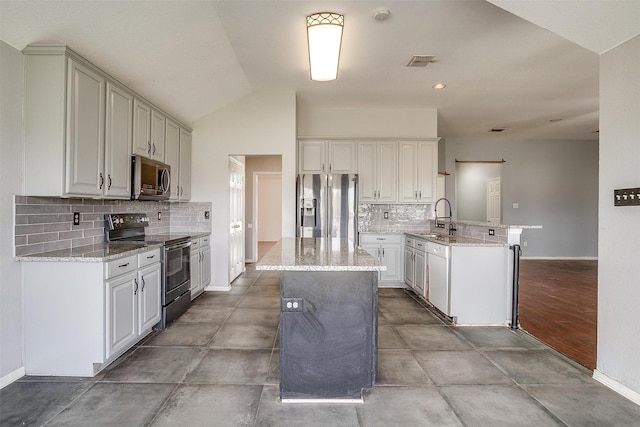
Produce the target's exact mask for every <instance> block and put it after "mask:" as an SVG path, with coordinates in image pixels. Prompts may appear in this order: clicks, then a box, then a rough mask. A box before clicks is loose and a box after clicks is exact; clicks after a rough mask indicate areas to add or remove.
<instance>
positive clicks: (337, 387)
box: [256, 238, 385, 402]
mask: <svg viewBox="0 0 640 427" xmlns="http://www.w3.org/2000/svg"><path fill="white" fill-rule="evenodd" d="M256 269H257V270H275V271H280V272H281V274H280V296H281V304H280V399H281V400H282V401H283V402H293V401H303V402H309V401H316V402H317V401H323V402H327V401H341V402H345V401H357V402H361V401H362V390H363V389H364V388H373V387H374V385H375V379H376V364H377V350H378V293H377V292H378V272H379V271H382V270H384V269H385V267H384V266H381V265H379V263H378V262H377V261H376V259H375V258H373V257H372V256H371V255H369V254H368V253H367V252H365V251H364V250H362V249H360V248H358V247H356V246H355V245H354V244H353V242H351V241H349V240H347V239H330V238H285V239H282V240H281V241H279V242H278V243H276V245H275V246H274V247H273V248H272V249H271V250H270V251H269V252H268V253H267V254H266V255H265V257H264V258H262V260H261V261H260V262H259V263H258V264H257V266H256Z"/></svg>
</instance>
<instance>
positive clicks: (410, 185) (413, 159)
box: [398, 142, 418, 203]
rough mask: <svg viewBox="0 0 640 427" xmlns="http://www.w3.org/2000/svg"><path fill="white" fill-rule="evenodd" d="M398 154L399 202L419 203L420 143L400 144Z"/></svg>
mask: <svg viewBox="0 0 640 427" xmlns="http://www.w3.org/2000/svg"><path fill="white" fill-rule="evenodd" d="M398 152H399V153H400V155H399V159H398V160H399V162H398V165H399V171H398V172H399V173H398V179H399V182H398V202H400V203H415V202H417V201H418V188H417V181H418V143H416V142H400V143H399V144H398Z"/></svg>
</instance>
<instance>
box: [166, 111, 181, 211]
mask: <svg viewBox="0 0 640 427" xmlns="http://www.w3.org/2000/svg"><path fill="white" fill-rule="evenodd" d="M165 134H166V138H165V147H164V162H165V163H166V164H168V165H169V166H170V167H171V184H170V190H171V191H170V194H171V197H170V198H169V199H170V200H178V198H179V196H180V178H179V177H180V126H178V124H177V123H175V122H173V121H171V120H169V119H167V127H166V131H165Z"/></svg>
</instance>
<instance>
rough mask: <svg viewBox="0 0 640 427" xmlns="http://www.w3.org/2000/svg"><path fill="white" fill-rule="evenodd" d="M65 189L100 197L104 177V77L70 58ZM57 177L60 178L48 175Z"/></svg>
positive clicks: (72, 192)
mask: <svg viewBox="0 0 640 427" xmlns="http://www.w3.org/2000/svg"><path fill="white" fill-rule="evenodd" d="M68 61H69V71H68V73H69V74H68V79H69V82H68V94H67V143H66V188H65V192H66V193H67V194H69V195H87V196H100V195H102V191H103V188H104V184H105V176H104V170H103V168H104V96H105V95H104V93H105V83H106V82H105V79H104V78H103V77H102V76H101V75H100V74H98V73H97V72H95V71H93V70H92V69H90V68H89V67H85V66H84V65H82V64H79V63H77V62H75V61H73V60H72V59H69V60H68ZM49 179H58V177H49Z"/></svg>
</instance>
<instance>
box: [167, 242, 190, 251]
mask: <svg viewBox="0 0 640 427" xmlns="http://www.w3.org/2000/svg"><path fill="white" fill-rule="evenodd" d="M189 246H191V242H187V243H180V244H179V245H173V246H165V247H164V251H165V252H168V251H172V250H174V249H184V248H188V247H189Z"/></svg>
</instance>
